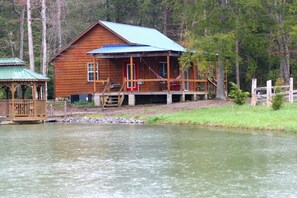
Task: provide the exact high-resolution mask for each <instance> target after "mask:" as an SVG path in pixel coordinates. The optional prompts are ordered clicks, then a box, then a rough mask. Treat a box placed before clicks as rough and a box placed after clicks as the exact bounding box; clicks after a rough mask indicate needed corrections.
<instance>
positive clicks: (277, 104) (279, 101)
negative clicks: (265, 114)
mask: <svg viewBox="0 0 297 198" xmlns="http://www.w3.org/2000/svg"><path fill="white" fill-rule="evenodd" d="M282 84H283V81H282V80H281V79H277V81H276V83H275V96H273V98H272V100H271V106H272V109H273V110H279V109H280V108H281V107H282V106H283V104H284V101H285V95H284V94H282V93H281V92H282V90H281V88H280V86H281V85H282Z"/></svg>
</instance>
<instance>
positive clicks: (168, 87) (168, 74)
mask: <svg viewBox="0 0 297 198" xmlns="http://www.w3.org/2000/svg"><path fill="white" fill-rule="evenodd" d="M167 90H168V92H170V56H169V54H168V55H167Z"/></svg>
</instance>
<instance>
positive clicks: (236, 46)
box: [235, 39, 240, 89]
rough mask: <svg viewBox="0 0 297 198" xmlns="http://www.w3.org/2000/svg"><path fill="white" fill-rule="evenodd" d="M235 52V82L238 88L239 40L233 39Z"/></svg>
mask: <svg viewBox="0 0 297 198" xmlns="http://www.w3.org/2000/svg"><path fill="white" fill-rule="evenodd" d="M235 53H236V84H237V87H238V89H240V72H239V41H238V39H236V41H235Z"/></svg>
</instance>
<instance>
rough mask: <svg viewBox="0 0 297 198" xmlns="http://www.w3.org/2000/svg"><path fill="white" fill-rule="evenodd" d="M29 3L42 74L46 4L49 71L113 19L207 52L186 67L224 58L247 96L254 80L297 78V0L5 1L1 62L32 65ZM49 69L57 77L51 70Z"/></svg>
mask: <svg viewBox="0 0 297 198" xmlns="http://www.w3.org/2000/svg"><path fill="white" fill-rule="evenodd" d="M28 1H29V2H30V3H31V11H32V14H31V15H32V20H31V21H32V33H33V43H34V56H35V59H34V60H35V61H34V62H35V71H37V72H39V71H42V67H41V65H42V60H43V56H44V55H43V53H42V52H43V44H42V21H43V20H42V17H41V15H42V2H44V3H45V7H46V12H45V16H46V43H47V47H46V49H47V51H46V54H47V56H46V58H45V60H46V64H47V65H48V64H49V60H50V58H51V57H53V55H54V54H56V53H57V52H58V51H59V50H60V49H61V48H62V47H63V46H65V45H66V44H67V43H68V42H70V41H71V40H72V39H73V38H75V37H76V36H77V35H79V34H80V33H81V32H82V31H83V30H84V29H86V28H87V27H88V26H90V25H91V24H92V23H94V22H95V21H97V20H106V21H112V22H119V23H127V24H133V25H139V26H145V27H152V28H155V29H157V30H159V31H161V32H162V33H164V34H165V35H167V36H168V37H170V38H171V39H173V40H175V41H177V42H178V43H180V44H181V45H183V46H184V47H186V48H188V49H191V50H195V51H199V52H207V53H196V54H193V53H185V54H184V55H183V56H182V58H181V62H182V63H183V64H184V65H188V64H189V63H190V62H195V63H197V64H198V65H200V67H206V66H207V61H208V60H209V59H210V57H209V54H217V55H218V57H219V64H220V62H224V64H227V66H228V73H227V74H225V75H228V79H229V81H233V82H237V84H240V85H241V88H243V89H245V90H249V89H250V82H251V79H252V78H253V77H255V78H257V79H258V83H259V84H262V85H263V84H264V83H265V82H266V80H267V79H272V80H276V79H277V78H279V77H282V78H283V79H284V80H285V81H287V78H289V77H295V79H297V78H296V77H297V57H296V52H297V51H296V47H297V43H296V41H297V40H296V39H297V20H296V19H297V18H296V14H297V0H248V1H247V0H88V1H84V0H0V27H1V28H0V57H20V58H22V59H24V60H25V61H26V62H29V52H28V48H29V47H28V34H27V3H28ZM22 27H23V30H24V31H23V33H24V34H23V39H22V33H21V29H22ZM22 40H23V47H22ZM220 57H223V58H220ZM39 68H40V69H39ZM47 70H48V72H49V76H51V75H52V73H51V71H52V68H51V65H49V67H48V68H47Z"/></svg>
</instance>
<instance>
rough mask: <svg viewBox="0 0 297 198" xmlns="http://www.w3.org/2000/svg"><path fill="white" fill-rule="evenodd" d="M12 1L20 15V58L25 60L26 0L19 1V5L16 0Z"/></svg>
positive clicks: (15, 10) (14, 8)
mask: <svg viewBox="0 0 297 198" xmlns="http://www.w3.org/2000/svg"><path fill="white" fill-rule="evenodd" d="M12 3H13V10H14V12H15V13H16V14H17V15H18V17H19V23H20V25H19V33H20V38H19V58H20V59H21V60H23V59H24V23H25V12H26V4H25V1H19V2H18V5H17V3H16V2H15V0H12ZM18 7H19V8H18Z"/></svg>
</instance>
